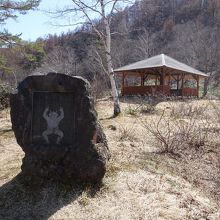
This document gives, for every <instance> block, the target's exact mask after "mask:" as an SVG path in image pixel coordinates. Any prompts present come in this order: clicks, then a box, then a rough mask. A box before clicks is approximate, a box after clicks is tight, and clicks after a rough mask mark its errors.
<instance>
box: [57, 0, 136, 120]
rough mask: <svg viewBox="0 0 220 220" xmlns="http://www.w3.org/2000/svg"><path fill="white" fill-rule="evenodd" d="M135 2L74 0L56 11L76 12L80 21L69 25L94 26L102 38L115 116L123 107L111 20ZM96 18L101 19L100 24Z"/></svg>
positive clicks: (127, 0)
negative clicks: (120, 9)
mask: <svg viewBox="0 0 220 220" xmlns="http://www.w3.org/2000/svg"><path fill="white" fill-rule="evenodd" d="M134 2H135V1H134V0H133V1H132V0H96V1H92V0H87V1H85V0H72V4H73V5H72V6H73V7H72V6H67V7H65V8H63V9H61V10H57V11H56V12H55V14H56V15H58V16H67V15H69V14H74V13H75V15H77V16H79V20H78V22H75V21H74V22H73V23H71V22H70V24H68V25H79V24H87V25H89V26H90V27H92V29H93V31H94V32H95V33H96V34H97V35H98V37H99V39H100V40H101V42H102V44H103V47H104V52H105V62H103V61H102V62H101V63H102V65H103V70H105V69H106V71H107V73H108V76H109V78H110V82H111V88H112V96H113V100H114V116H117V115H118V114H119V113H120V112H121V109H120V103H119V97H118V91H117V88H116V83H115V75H114V70H113V62H112V55H111V36H112V34H116V33H112V32H111V21H112V18H113V16H114V13H115V12H117V11H118V10H119V7H123V6H125V5H128V4H132V3H134ZM95 18H96V19H97V18H98V19H100V20H99V25H98V24H97V20H95ZM104 63H106V67H105V66H104Z"/></svg>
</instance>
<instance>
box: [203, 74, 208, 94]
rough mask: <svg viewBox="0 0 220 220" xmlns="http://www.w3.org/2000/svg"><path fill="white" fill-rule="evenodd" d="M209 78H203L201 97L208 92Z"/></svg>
mask: <svg viewBox="0 0 220 220" xmlns="http://www.w3.org/2000/svg"><path fill="white" fill-rule="evenodd" d="M208 86H209V79H208V78H205V80H204V88H203V95H202V96H203V97H205V96H206V95H207V93H208Z"/></svg>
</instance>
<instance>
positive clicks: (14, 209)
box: [0, 174, 99, 220]
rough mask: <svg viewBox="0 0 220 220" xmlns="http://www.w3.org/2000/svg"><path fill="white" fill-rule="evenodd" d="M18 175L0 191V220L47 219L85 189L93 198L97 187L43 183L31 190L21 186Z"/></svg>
mask: <svg viewBox="0 0 220 220" xmlns="http://www.w3.org/2000/svg"><path fill="white" fill-rule="evenodd" d="M23 179H24V178H23V176H22V174H18V175H17V176H16V177H15V178H13V179H12V180H11V181H10V182H8V183H6V184H4V185H3V186H2V187H1V188H0V219H4V220H5V219H10V220H11V219H16V220H17V219H40V220H44V219H48V218H49V217H50V216H52V215H53V214H54V213H56V212H57V211H58V210H59V209H61V208H62V207H64V206H66V205H68V204H69V203H71V202H73V201H75V200H76V199H77V198H78V197H79V196H80V195H81V194H82V192H84V191H85V190H87V192H88V193H89V195H90V196H94V195H95V193H96V192H97V191H98V190H99V188H98V187H96V186H95V187H94V186H93V187H90V189H89V187H88V185H87V186H82V185H81V186H80V185H71V186H70V185H68V186H67V185H63V184H60V183H51V182H50V183H49V182H46V183H44V184H43V186H41V187H38V188H36V187H35V189H33V188H30V187H28V186H27V185H26V184H24V180H23Z"/></svg>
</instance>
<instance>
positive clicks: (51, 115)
mask: <svg viewBox="0 0 220 220" xmlns="http://www.w3.org/2000/svg"><path fill="white" fill-rule="evenodd" d="M43 117H44V119H45V120H46V121H47V129H46V130H45V131H44V132H43V133H42V136H43V138H44V139H45V141H46V142H47V144H49V138H48V135H50V134H56V135H57V136H58V138H57V141H56V143H57V144H59V143H60V140H61V139H62V138H63V132H62V131H61V130H60V129H59V124H60V122H61V120H62V119H63V118H64V111H63V108H62V107H60V109H59V111H51V110H49V108H48V107H47V108H46V109H45V110H44V113H43Z"/></svg>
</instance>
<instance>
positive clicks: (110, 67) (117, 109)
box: [103, 10, 121, 116]
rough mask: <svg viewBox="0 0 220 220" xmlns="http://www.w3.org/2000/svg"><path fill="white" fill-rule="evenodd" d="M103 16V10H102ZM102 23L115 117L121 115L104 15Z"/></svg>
mask: <svg viewBox="0 0 220 220" xmlns="http://www.w3.org/2000/svg"><path fill="white" fill-rule="evenodd" d="M103 15H104V10H103ZM104 23H105V32H106V38H105V54H106V61H107V66H108V75H109V78H110V82H111V88H112V96H113V101H114V116H117V115H119V114H120V113H121V108H120V103H119V97H118V91H117V87H116V83H115V76H114V70H113V65H112V57H111V31H110V24H109V22H108V18H106V17H105V15H104Z"/></svg>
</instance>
